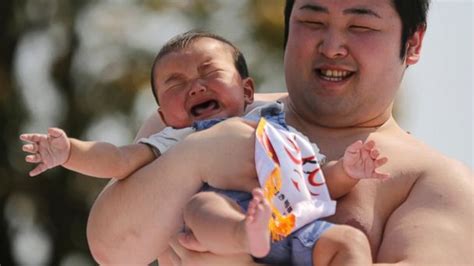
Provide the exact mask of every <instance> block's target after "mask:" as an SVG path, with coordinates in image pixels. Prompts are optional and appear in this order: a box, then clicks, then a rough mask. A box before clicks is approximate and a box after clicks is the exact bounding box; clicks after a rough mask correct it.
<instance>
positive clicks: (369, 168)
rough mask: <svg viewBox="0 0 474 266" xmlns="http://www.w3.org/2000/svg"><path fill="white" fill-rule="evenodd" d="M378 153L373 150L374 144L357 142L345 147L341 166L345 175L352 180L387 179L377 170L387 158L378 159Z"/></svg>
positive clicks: (370, 141) (387, 175) (387, 176)
mask: <svg viewBox="0 0 474 266" xmlns="http://www.w3.org/2000/svg"><path fill="white" fill-rule="evenodd" d="M379 156H380V153H379V151H378V150H377V149H376V148H375V142H374V141H373V140H369V141H367V142H365V143H362V141H360V140H358V141H356V142H354V143H352V144H351V145H350V146H349V147H347V149H346V151H345V152H344V157H343V159H342V160H343V163H342V166H343V168H344V171H346V173H347V174H348V175H349V176H350V177H352V178H354V179H363V178H377V179H382V180H383V179H387V178H389V177H390V175H389V174H388V173H381V172H379V171H377V168H378V167H380V166H382V165H384V164H385V163H387V161H388V159H387V157H382V158H379Z"/></svg>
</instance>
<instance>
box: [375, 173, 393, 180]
mask: <svg viewBox="0 0 474 266" xmlns="http://www.w3.org/2000/svg"><path fill="white" fill-rule="evenodd" d="M373 176H374V178H377V179H381V180H386V179H389V178H390V174H388V173H380V172H374V174H373Z"/></svg>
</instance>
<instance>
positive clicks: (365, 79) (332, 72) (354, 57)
mask: <svg viewBox="0 0 474 266" xmlns="http://www.w3.org/2000/svg"><path fill="white" fill-rule="evenodd" d="M401 27H402V25H401V20H400V18H399V16H398V14H397V12H396V10H395V9H394V7H393V6H392V4H391V0H296V1H295V4H294V6H293V11H292V14H291V17H290V22H289V36H288V43H287V46H286V50H285V77H286V82H287V88H288V91H289V93H290V98H291V102H292V105H293V106H292V107H293V108H295V110H296V111H297V112H298V114H300V115H304V116H305V117H308V118H309V119H312V120H313V121H315V122H316V123H318V124H320V125H324V126H330V127H344V126H354V125H357V124H363V123H366V122H368V121H370V120H372V119H376V118H377V117H379V116H381V115H384V114H386V113H387V112H390V108H391V103H392V101H393V98H394V95H395V93H396V91H397V89H398V87H399V85H400V82H401V79H402V76H403V72H404V70H405V68H406V66H407V64H406V63H405V61H404V60H402V59H400V57H399V53H400V45H401V44H400V40H401ZM412 63H414V62H412Z"/></svg>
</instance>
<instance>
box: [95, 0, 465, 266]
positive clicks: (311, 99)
mask: <svg viewBox="0 0 474 266" xmlns="http://www.w3.org/2000/svg"><path fill="white" fill-rule="evenodd" d="M361 8H362V9H363V10H364V11H365V12H363V13H361V12H354V11H355V10H358V11H361ZM320 10H323V12H321V11H320ZM423 36H424V29H423V28H420V29H419V30H418V31H417V32H416V33H415V34H414V35H413V36H411V37H410V38H409V40H408V47H407V50H406V56H405V57H404V58H403V59H400V57H399V51H400V39H401V21H400V18H399V17H398V15H397V13H396V11H395V10H394V9H393V7H392V5H391V3H390V1H389V0H351V1H344V0H297V1H296V2H295V6H294V9H293V13H292V15H291V18H290V35H289V42H288V45H287V48H286V51H285V73H286V80H287V88H288V92H289V97H283V98H282V100H283V101H284V102H285V106H286V108H287V110H286V111H287V122H288V123H289V124H290V125H292V126H294V127H295V128H297V129H298V130H299V131H301V132H302V133H303V134H305V135H306V136H308V138H309V139H310V140H312V141H314V142H317V143H318V146H319V147H320V149H321V152H322V153H323V154H325V155H326V156H327V157H328V159H329V160H334V159H336V158H340V157H341V156H342V155H343V153H344V149H345V147H347V146H348V145H349V144H351V143H353V142H354V141H356V140H359V139H362V140H374V141H375V142H376V143H377V147H378V148H379V150H380V152H381V155H382V156H384V157H388V158H390V161H389V162H388V163H387V164H385V165H384V166H383V167H382V168H383V171H384V172H388V173H389V174H390V175H391V177H392V178H391V179H390V180H389V181H386V182H370V181H361V182H359V183H358V184H357V185H356V187H355V188H354V189H353V190H352V191H351V192H350V193H349V194H348V195H346V196H345V197H343V198H342V199H340V200H339V201H338V209H337V213H336V214H335V215H334V216H332V217H331V218H330V219H329V220H330V221H331V222H335V223H338V224H347V225H350V226H353V227H356V228H358V229H360V230H361V231H362V232H363V233H364V234H365V235H366V236H367V237H368V239H369V243H370V246H371V250H372V255H373V258H374V261H375V262H376V263H378V264H417V265H419V264H433V263H436V264H441V265H447V264H466V265H472V264H473V263H474V258H473V255H472V236H473V230H472V224H473V217H474V214H473V209H474V208H473V207H472V198H473V196H474V192H473V191H474V188H473V184H472V178H473V173H472V171H471V170H470V169H468V168H467V167H466V166H464V165H462V164H461V163H459V162H457V161H454V160H452V159H450V158H447V157H446V156H444V155H442V154H440V153H439V152H437V151H435V150H433V149H432V148H430V147H428V146H426V145H425V144H423V143H422V142H421V141H419V140H417V139H415V138H414V137H412V136H411V135H409V134H407V133H406V132H405V131H404V130H403V129H402V128H400V127H399V125H398V124H397V122H396V121H395V119H394V118H393V116H392V106H393V100H394V95H395V93H396V91H397V90H398V88H399V86H400V83H401V80H402V77H403V74H404V72H405V70H406V68H407V67H408V66H410V65H413V64H415V63H417V61H418V59H419V56H420V50H421V46H422V42H423ZM319 69H323V70H324V72H326V70H329V69H330V70H331V71H334V70H337V71H348V72H350V76H348V77H347V78H345V79H342V80H339V81H338V80H337V79H332V80H331V79H325V78H323V77H321V76H320V75H318V74H317V73H318V72H317V71H319ZM280 96H281V95H269V96H263V97H262V98H260V99H261V100H275V99H276V98H278V97H280ZM158 121H159V118H157V117H155V118H150V120H149V122H148V123H147V124H146V125H145V126H144V128H143V130H142V131H141V133H140V134H144V135H147V134H148V133H150V132H149V131H148V130H151V129H154V130H156V129H157V128H159V127H160V126H159V122H158ZM231 132H232V134H231V136H230V135H229V134H225V135H224V134H222V133H221V134H220V135H219V132H218V131H217V130H216V131H214V130H209V132H202V133H200V134H196V135H195V136H194V138H193V141H194V140H203V141H205V140H206V139H207V140H208V141H211V140H210V139H212V140H214V141H216V140H217V141H219V143H220V141H222V143H229V142H230V143H232V141H234V140H237V139H238V137H242V136H241V135H240V134H239V132H238V131H237V127H236V128H235V130H234V131H231ZM207 134H208V135H207ZM236 143H239V142H236ZM223 147H224V145H222V146H219V145H218V146H217V147H216V148H215V150H213V153H214V154H216V153H219V152H225V149H224V148H223ZM232 147H234V146H232ZM236 147H238V145H236ZM219 148H222V149H221V150H219ZM239 148H240V147H239ZM239 158H240V157H239ZM235 170H236V171H237V170H239V169H235ZM223 174H225V173H223ZM138 179H139V180H140V181H143V180H142V178H141V177H139V178H138ZM130 182H132V181H130ZM133 182H134V181H133ZM136 182H138V180H137V181H136ZM142 184H143V183H142ZM148 184H151V185H152V184H153V183H152V182H151V183H148ZM121 186H122V188H124V186H123V185H121ZM139 188H140V190H141V191H142V190H143V189H144V188H143V185H141V186H140V187H139ZM112 189H115V191H118V190H119V189H120V188H119V187H116V188H112ZM127 189H128V188H127ZM148 189H149V186H146V187H145V190H146V191H143V193H142V194H143V195H139V196H138V197H140V198H143V199H135V200H136V201H135V202H136V203H141V204H140V205H135V204H134V206H141V208H144V209H145V208H152V207H147V206H146V204H147V203H148V204H149V202H151V201H152V199H153V198H152V197H151V196H147V194H146V193H147V191H148ZM137 190H138V187H137ZM111 191H112V190H110V188H108V189H106V190H105V191H104V192H103V194H110V193H112V192H111ZM128 192H129V193H130V194H129V195H127V194H126V193H125V194H123V193H122V195H121V196H117V198H116V199H119V200H121V201H122V202H127V200H129V199H130V198H133V197H135V198H136V197H137V195H136V194H132V192H131V189H130V190H128ZM153 193H156V192H150V194H151V195H152V194H153ZM116 195H118V193H117V194H116ZM103 196H104V195H102V196H101V197H100V198H99V200H98V201H97V202H96V204H95V206H94V209H95V210H94V209H93V211H92V212H91V216H90V222H91V221H96V219H98V218H97V215H98V210H99V206H100V205H102V210H105V207H104V206H105V205H106V203H105V199H106V197H103ZM147 200H148V201H147ZM111 202H112V201H111ZM134 214H136V215H137V216H138V215H139V214H138V212H135V213H130V214H129V215H130V217H134V216H133V215H134ZM112 217H113V216H112ZM157 217H158V216H157ZM149 218H150V219H151V218H153V217H149ZM129 219H130V218H129ZM97 228H98V227H97ZM92 229H94V226H91V224H89V227H88V230H92ZM149 230H150V231H148V232H149V233H150V234H151V233H152V231H153V230H152V229H151V227H150V229H149ZM89 232H90V231H89ZM99 232H100V231H99V230H98V231H97V233H99ZM180 240H181V241H178V240H177V239H173V240H172V241H171V243H170V244H171V246H172V251H173V252H171V255H170V256H169V258H170V261H169V262H173V263H174V264H181V265H190V264H192V265H209V264H212V263H217V264H229V263H237V262H238V263H240V264H242V265H245V264H252V260H251V259H250V258H249V257H248V256H245V255H242V256H232V257H222V256H216V255H213V254H211V253H208V252H193V251H191V250H187V249H185V248H184V247H188V248H192V245H191V244H190V243H186V241H185V240H184V239H183V238H180ZM92 250H93V251H94V248H92ZM98 251H100V250H98Z"/></svg>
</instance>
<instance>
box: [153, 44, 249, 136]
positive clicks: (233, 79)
mask: <svg viewBox="0 0 474 266" xmlns="http://www.w3.org/2000/svg"><path fill="white" fill-rule="evenodd" d="M230 49H231V48H230V47H229V46H228V45H227V44H225V43H222V42H220V41H218V40H215V39H212V38H200V39H197V40H195V41H194V42H193V43H191V44H190V45H189V46H188V47H187V48H185V49H182V50H178V51H176V52H172V53H169V54H167V55H165V56H164V57H162V58H161V59H160V61H159V62H158V64H157V66H156V67H155V70H154V73H153V74H154V75H155V89H157V95H158V99H159V100H160V109H159V111H160V113H161V115H162V117H163V119H164V121H165V123H166V124H167V125H168V126H172V127H175V128H182V127H188V126H191V125H192V123H193V122H194V121H198V120H203V119H209V118H224V117H231V116H240V115H242V114H243V113H244V108H245V105H246V104H249V103H251V102H252V100H253V93H254V88H253V83H252V81H251V80H250V78H247V79H242V78H241V77H240V75H239V73H238V71H237V69H236V68H235V65H234V60H233V58H232V54H231V50H230Z"/></svg>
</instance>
